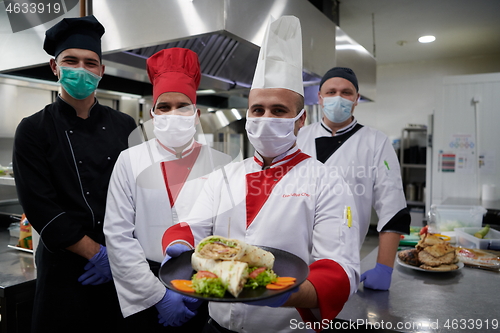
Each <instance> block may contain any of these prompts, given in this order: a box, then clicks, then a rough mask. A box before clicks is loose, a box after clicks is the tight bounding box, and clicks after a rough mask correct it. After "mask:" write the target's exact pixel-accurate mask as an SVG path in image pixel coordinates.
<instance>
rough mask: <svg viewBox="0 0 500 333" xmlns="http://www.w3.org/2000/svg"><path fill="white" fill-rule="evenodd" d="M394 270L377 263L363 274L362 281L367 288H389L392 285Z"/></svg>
mask: <svg viewBox="0 0 500 333" xmlns="http://www.w3.org/2000/svg"><path fill="white" fill-rule="evenodd" d="M392 271H393V269H392V268H391V267H389V266H386V265H383V264H380V263H377V265H376V266H375V268H372V269H370V270H368V271H366V272H364V273H363V274H361V280H360V282H364V286H365V288H369V289H375V290H389V287H390V286H391V278H392Z"/></svg>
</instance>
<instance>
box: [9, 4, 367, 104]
mask: <svg viewBox="0 0 500 333" xmlns="http://www.w3.org/2000/svg"><path fill="white" fill-rule="evenodd" d="M92 12H93V14H94V15H95V16H96V17H97V18H98V20H99V21H100V22H101V23H102V24H103V25H104V26H105V28H106V33H105V34H104V36H103V40H102V47H103V54H104V55H103V59H104V63H105V65H106V75H105V77H104V78H103V80H102V81H101V83H100V87H102V88H103V89H108V90H109V89H113V87H115V89H117V90H120V91H124V92H129V93H134V94H141V95H147V94H148V93H149V94H150V93H151V87H150V84H149V79H148V77H147V74H146V70H145V67H146V59H147V58H148V57H149V56H150V55H152V54H154V53H155V52H157V51H159V50H161V49H163V48H169V47H186V48H189V49H192V50H193V51H195V52H196V53H197V54H198V56H199V59H200V65H201V71H202V74H203V76H202V80H201V84H200V93H199V102H201V103H202V104H205V105H207V106H215V107H218V108H231V107H233V106H232V105H230V101H231V100H232V99H231V98H230V97H231V96H234V95H236V96H245V95H246V94H248V90H249V87H250V86H251V82H252V78H253V72H254V70H255V65H256V63H257V57H258V52H259V46H260V43H261V42H262V40H263V37H264V32H265V29H266V26H267V23H268V21H269V20H270V19H271V17H272V18H278V17H280V16H282V15H295V16H297V17H298V18H299V19H300V22H301V27H302V38H303V69H304V75H303V77H304V84H305V86H312V85H317V84H318V83H319V80H320V77H321V76H322V75H323V74H324V73H325V72H326V71H327V70H328V69H330V68H331V67H333V66H350V67H352V68H353V69H354V70H355V71H356V73H357V75H358V78H359V85H360V92H361V93H362V94H363V96H364V97H365V98H366V99H368V100H374V99H375V89H374V86H375V71H376V63H375V59H374V58H373V57H371V56H370V55H369V54H368V52H367V51H366V50H364V49H363V48H362V47H361V46H360V45H359V44H357V43H355V42H354V41H352V40H350V39H349V38H345V34H343V32H342V31H341V30H339V28H338V27H337V26H336V25H335V24H334V23H333V22H332V21H331V20H330V19H328V17H327V16H325V15H324V14H323V13H321V11H319V10H318V9H317V8H315V7H314V6H313V5H312V4H311V3H309V2H308V1H305V0H275V1H272V0H251V1H248V0H192V1H191V0H175V1H174V0H169V1H164V0H148V1H136V0H99V1H93V2H92ZM68 14H71V13H68ZM72 16H78V14H74V13H73V15H72ZM68 17H70V16H68ZM57 21H59V19H58V20H54V21H51V22H49V23H47V24H45V25H42V26H39V27H36V28H33V29H30V30H33V31H31V33H25V34H22V35H19V37H22V39H23V40H22V41H21V40H16V39H15V38H10V39H9V40H8V41H7V42H6V43H8V44H11V46H14V47H15V48H14V50H15V51H14V50H13V49H12V47H7V48H3V51H2V53H1V54H0V57H1V58H2V59H3V58H4V57H8V58H9V61H7V62H6V63H3V62H0V72H3V73H9V74H15V75H26V76H30V73H31V74H32V73H33V72H36V71H38V72H39V73H38V75H47V77H48V78H50V79H53V76H51V73H50V71H47V70H42V69H40V68H43V67H47V65H46V64H47V60H48V57H47V55H46V54H45V53H44V52H43V50H42V44H43V34H44V32H45V30H47V29H48V28H50V26H52V25H53V24H55V23H56V22H57ZM0 29H1V27H0ZM337 34H340V36H341V37H342V38H341V40H339V36H337ZM342 43H343V44H342ZM33 45H36V48H37V51H34V49H35V48H34V46H33ZM338 45H344V46H342V47H340V48H339V47H338ZM346 45H349V46H346ZM336 46H337V47H336ZM4 50H5V51H4ZM23 51H26V52H29V51H34V53H31V54H30V56H29V57H19V56H17V58H16V54H17V55H19V54H21V53H23ZM342 54H346V56H343V55H342ZM357 59H359V61H358V60H357ZM2 66H4V67H2ZM5 66H8V68H6V67H5ZM356 66H359V69H358V68H357V67H356ZM40 72H42V73H43V74H40ZM32 75H33V74H32ZM39 78H40V77H39ZM127 89H128V90H127ZM131 89H134V90H133V91H130V90H131Z"/></svg>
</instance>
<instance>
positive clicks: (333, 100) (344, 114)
mask: <svg viewBox="0 0 500 333" xmlns="http://www.w3.org/2000/svg"><path fill="white" fill-rule="evenodd" d="M353 105H354V102H353V101H350V100H348V99H345V98H342V97H340V96H335V97H323V113H324V114H325V116H326V117H327V118H328V119H329V120H330V121H331V122H333V123H337V124H339V123H343V122H344V121H346V120H347V119H349V117H350V116H351V111H352V106H353Z"/></svg>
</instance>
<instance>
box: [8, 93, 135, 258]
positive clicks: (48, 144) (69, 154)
mask: <svg viewBox="0 0 500 333" xmlns="http://www.w3.org/2000/svg"><path fill="white" fill-rule="evenodd" d="M135 127H136V125H135V122H134V120H133V119H132V118H131V117H130V116H128V115H126V114H124V113H121V112H118V111H115V110H113V109H111V108H109V107H106V106H103V105H100V104H99V103H97V102H96V103H95V104H94V106H93V107H92V109H91V110H90V114H89V117H88V118H87V119H82V118H80V117H77V115H76V111H75V110H74V109H73V107H72V106H70V105H69V104H67V103H66V102H65V101H64V100H62V99H61V98H60V97H59V98H58V99H57V101H56V102H54V103H53V104H50V105H47V106H46V107H45V109H43V110H42V111H40V112H38V113H35V114H34V115H32V116H30V117H27V118H24V119H23V120H22V121H21V123H20V124H19V126H18V128H17V130H16V136H15V141H14V156H13V166H14V177H15V179H16V187H17V190H18V196H19V200H20V202H21V205H22V206H23V209H24V212H25V213H26V216H27V218H28V220H29V221H30V223H31V225H32V226H33V227H34V228H35V230H37V231H38V233H39V234H40V237H41V240H42V242H43V244H44V245H45V247H47V249H48V250H50V251H58V250H62V249H65V248H66V247H68V246H70V245H72V244H74V243H76V242H77V241H79V240H80V239H81V238H82V237H83V236H84V235H88V236H89V237H91V238H92V239H94V240H95V241H96V242H98V243H101V244H104V236H103V232H102V222H103V221H104V212H105V203H106V194H107V189H108V183H109V178H110V176H111V172H112V171H113V166H114V163H115V161H116V159H117V158H118V155H119V154H120V152H121V151H122V150H124V149H126V148H128V136H129V134H130V132H131V131H132V130H133V129H134V128H135Z"/></svg>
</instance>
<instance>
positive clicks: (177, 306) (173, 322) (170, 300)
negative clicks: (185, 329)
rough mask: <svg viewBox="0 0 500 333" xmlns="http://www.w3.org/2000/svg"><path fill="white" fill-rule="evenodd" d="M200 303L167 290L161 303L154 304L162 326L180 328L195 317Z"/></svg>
mask: <svg viewBox="0 0 500 333" xmlns="http://www.w3.org/2000/svg"><path fill="white" fill-rule="evenodd" d="M202 302H203V301H202V300H199V299H196V298H191V297H187V296H183V295H181V294H178V293H176V292H175V291H172V290H169V289H167V290H166V292H165V295H164V296H163V298H162V299H161V301H159V302H158V303H156V304H155V307H156V310H158V313H159V314H158V319H159V322H160V324H162V325H163V326H181V325H182V324H184V323H185V322H187V321H188V320H189V319H191V318H193V317H194V316H195V315H196V309H198V307H199V306H200V305H201V303H202Z"/></svg>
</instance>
